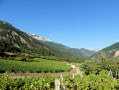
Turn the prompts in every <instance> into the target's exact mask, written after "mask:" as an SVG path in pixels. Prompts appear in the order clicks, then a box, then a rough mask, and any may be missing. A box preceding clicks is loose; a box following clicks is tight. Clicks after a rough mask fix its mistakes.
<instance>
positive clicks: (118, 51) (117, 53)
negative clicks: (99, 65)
mask: <svg viewBox="0 0 119 90" xmlns="http://www.w3.org/2000/svg"><path fill="white" fill-rule="evenodd" d="M102 51H103V52H104V53H105V54H106V57H108V58H111V57H119V42H117V43H115V44H112V45H111V46H109V47H106V48H104V49H102V50H101V51H100V52H98V53H97V54H96V55H94V56H93V57H98V56H99V55H100V53H101V52H102Z"/></svg>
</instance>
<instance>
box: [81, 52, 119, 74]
mask: <svg viewBox="0 0 119 90" xmlns="http://www.w3.org/2000/svg"><path fill="white" fill-rule="evenodd" d="M118 66H119V60H117V59H107V58H106V55H105V54H104V53H103V52H102V53H101V57H100V59H99V60H88V61H85V62H84V63H83V64H82V66H81V68H82V69H84V71H85V73H86V74H87V75H88V74H89V73H95V74H98V73H99V72H100V71H101V70H107V71H110V70H112V73H113V76H116V72H119V67H118Z"/></svg>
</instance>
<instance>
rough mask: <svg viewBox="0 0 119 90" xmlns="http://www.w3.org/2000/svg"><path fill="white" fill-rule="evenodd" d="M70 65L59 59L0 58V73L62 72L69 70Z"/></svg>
mask: <svg viewBox="0 0 119 90" xmlns="http://www.w3.org/2000/svg"><path fill="white" fill-rule="evenodd" d="M70 69H71V67H70V66H69V65H66V64H65V63H62V62H59V61H52V60H46V59H39V58H36V59H34V60H33V61H31V60H27V61H14V60H3V59H2V60H0V73H4V72H15V73H20V72H23V73H26V72H30V73H42V72H45V73H47V72H52V73H54V72H64V71H69V70H70Z"/></svg>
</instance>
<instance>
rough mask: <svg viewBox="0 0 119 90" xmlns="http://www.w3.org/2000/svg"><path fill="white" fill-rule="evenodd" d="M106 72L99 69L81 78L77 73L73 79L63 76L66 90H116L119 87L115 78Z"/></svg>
mask: <svg viewBox="0 0 119 90" xmlns="http://www.w3.org/2000/svg"><path fill="white" fill-rule="evenodd" d="M107 73H108V72H106V71H101V72H100V73H99V74H98V75H95V74H89V75H88V76H84V77H83V78H82V79H81V77H80V76H79V75H77V76H75V77H74V79H73V78H72V76H64V84H65V86H66V89H68V90H69V89H70V90H116V89H117V88H118V87H119V86H117V84H118V83H117V80H116V79H115V78H113V77H112V76H108V74H107Z"/></svg>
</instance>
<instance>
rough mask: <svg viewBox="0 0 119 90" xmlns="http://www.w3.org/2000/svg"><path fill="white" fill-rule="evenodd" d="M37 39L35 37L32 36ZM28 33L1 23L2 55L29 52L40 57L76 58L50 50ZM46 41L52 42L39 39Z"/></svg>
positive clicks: (69, 54)
mask: <svg viewBox="0 0 119 90" xmlns="http://www.w3.org/2000/svg"><path fill="white" fill-rule="evenodd" d="M32 36H34V37H37V36H35V35H32ZM32 36H31V35H29V34H28V33H25V32H23V31H20V30H19V29H17V28H15V27H14V26H12V25H11V24H9V23H7V22H4V21H0V53H2V52H23V53H25V52H27V53H30V52H32V53H31V54H34V53H37V55H39V56H56V57H65V58H71V57H76V56H74V55H73V54H71V53H66V52H61V51H58V50H55V49H53V48H50V47H49V46H47V45H45V44H43V43H42V42H41V41H39V40H36V39H35V38H33V37H32ZM38 39H41V40H44V41H50V40H48V39H45V38H38Z"/></svg>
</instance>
